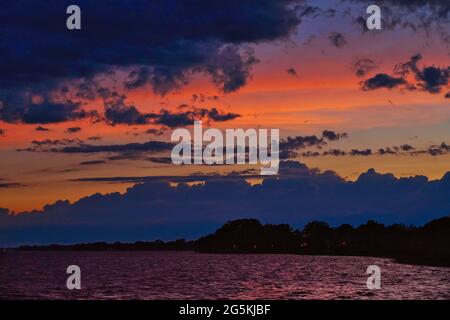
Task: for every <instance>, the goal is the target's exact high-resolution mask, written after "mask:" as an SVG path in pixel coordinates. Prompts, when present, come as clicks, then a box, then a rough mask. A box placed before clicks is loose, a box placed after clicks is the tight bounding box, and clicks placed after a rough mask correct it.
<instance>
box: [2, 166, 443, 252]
mask: <svg viewBox="0 0 450 320" xmlns="http://www.w3.org/2000/svg"><path fill="white" fill-rule="evenodd" d="M166 178H167V179H166V180H165V181H164V179H159V180H158V177H154V178H153V180H147V181H146V182H144V183H141V184H136V185H135V186H134V187H131V188H129V189H128V190H127V192H126V193H124V194H120V193H111V194H106V195H102V194H94V195H92V196H89V197H86V198H83V199H80V200H79V201H76V202H74V203H69V202H68V201H58V202H56V203H54V204H52V205H47V206H45V207H44V208H43V210H42V211H38V212H35V213H23V214H21V215H18V216H11V215H7V213H6V211H5V212H4V213H3V214H0V244H2V245H8V244H18V243H33V242H35V243H48V242H80V241H94V240H109V241H113V240H142V239H155V238H159V237H163V238H166V239H167V238H172V239H173V238H175V237H179V236H182V237H196V236H199V235H201V234H202V233H204V232H208V231H213V230H214V228H215V227H216V226H218V225H221V224H222V223H224V222H226V221H228V220H230V219H237V218H243V217H252V218H257V219H260V220H261V221H264V222H272V223H280V222H283V223H290V224H292V225H294V226H301V225H302V224H304V223H306V222H309V221H310V220H312V219H324V220H325V221H328V222H330V223H333V224H337V223H352V224H358V223H361V222H364V221H367V219H377V220H378V221H380V222H384V223H406V224H421V223H424V222H426V221H429V220H431V219H433V218H436V217H440V216H443V215H448V214H449V212H450V202H449V201H448V199H449V196H450V172H449V173H447V174H446V175H445V176H443V177H442V178H441V179H439V180H433V181H429V180H428V179H427V178H426V177H424V176H415V177H410V178H396V177H394V176H393V175H392V174H380V173H377V172H375V171H374V170H373V169H371V170H368V171H367V172H365V173H363V174H361V175H360V177H359V178H358V179H357V180H356V181H354V182H351V181H346V180H344V179H342V178H341V177H339V176H337V175H336V174H335V173H334V172H332V171H326V172H323V173H321V172H319V171H317V170H311V169H309V168H308V167H306V166H305V165H304V164H301V163H298V162H294V161H289V162H282V163H281V166H280V176H279V177H278V179H274V178H267V179H265V180H264V182H263V183H262V184H261V185H250V184H248V183H247V182H245V181H244V180H243V179H242V178H239V176H235V177H225V178H224V179H220V177H217V176H216V177H214V179H209V180H208V178H204V180H205V181H206V182H205V184H204V185H194V186H189V185H187V184H184V183H180V184H178V186H177V187H172V186H170V185H169V183H168V181H170V179H175V181H176V178H173V177H172V178H171V177H166ZM187 178H189V177H187ZM191 178H192V177H191ZM193 178H195V179H196V180H202V177H198V176H197V177H193ZM103 182H104V181H103ZM129 182H132V181H131V180H130V181H129ZM87 183H93V181H89V182H87ZM36 213H39V214H36ZM183 224H185V225H186V228H182V225H183ZM62 231H64V232H62ZM52 232H53V233H52ZM143 237H145V238H143Z"/></svg>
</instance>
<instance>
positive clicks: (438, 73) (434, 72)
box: [394, 54, 450, 93]
mask: <svg viewBox="0 0 450 320" xmlns="http://www.w3.org/2000/svg"><path fill="white" fill-rule="evenodd" d="M421 60H422V55H421V54H416V55H414V56H412V57H411V58H410V60H409V61H408V62H405V63H400V64H398V65H396V66H395V68H394V71H395V72H396V73H397V74H401V75H402V76H406V75H408V74H409V73H412V74H413V75H414V78H415V80H416V84H415V87H418V88H419V89H420V90H423V91H426V92H429V93H440V92H441V89H442V88H444V87H447V86H448V83H449V79H450V67H442V68H441V67H437V66H425V67H423V68H420V67H419V66H418V63H419V62H420V61H421Z"/></svg>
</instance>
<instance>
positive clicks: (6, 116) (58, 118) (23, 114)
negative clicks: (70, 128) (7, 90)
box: [0, 90, 97, 124]
mask: <svg viewBox="0 0 450 320" xmlns="http://www.w3.org/2000/svg"><path fill="white" fill-rule="evenodd" d="M0 102H1V103H0V119H1V120H3V121H5V122H11V123H15V122H23V123H27V124H48V123H59V122H65V121H72V120H80V119H93V118H95V117H97V113H96V112H95V111H86V110H85V109H83V108H81V106H80V104H79V103H75V102H72V101H66V102H63V103H59V102H50V101H49V102H42V103H31V102H30V103H28V102H20V101H18V100H17V99H13V100H10V99H2V94H1V90H0ZM16 103H18V104H16ZM21 103H25V104H21Z"/></svg>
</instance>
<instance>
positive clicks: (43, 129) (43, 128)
mask: <svg viewBox="0 0 450 320" xmlns="http://www.w3.org/2000/svg"><path fill="white" fill-rule="evenodd" d="M34 130H35V131H50V129H48V128H45V127H42V126H37V127H36V128H34Z"/></svg>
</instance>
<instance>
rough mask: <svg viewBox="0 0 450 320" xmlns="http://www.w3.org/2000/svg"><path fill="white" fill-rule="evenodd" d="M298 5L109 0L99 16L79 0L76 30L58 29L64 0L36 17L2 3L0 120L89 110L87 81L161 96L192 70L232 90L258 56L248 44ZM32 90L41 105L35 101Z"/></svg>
mask: <svg viewBox="0 0 450 320" xmlns="http://www.w3.org/2000/svg"><path fill="white" fill-rule="evenodd" d="M297 3H300V1H298V0H280V1H272V0H261V1H249V2H245V3H242V2H241V1H237V0H230V1H214V2H213V3H211V2H210V1H206V0H200V1H197V2H195V3H191V2H188V1H182V0H178V1H136V2H133V3H132V4H130V3H129V1H127V0H117V1H114V2H112V3H110V4H109V5H108V10H107V14H105V11H104V10H105V9H104V7H103V6H98V5H97V4H95V3H93V2H92V1H88V0H79V1H78V2H77V5H78V6H80V8H82V11H83V12H84V13H86V14H85V15H83V18H82V24H84V26H85V27H84V28H82V29H81V30H79V31H76V32H67V30H66V29H65V28H64V27H62V28H61V12H62V13H63V15H64V12H65V11H66V8H67V7H68V6H69V5H70V4H72V2H70V1H69V0H62V1H59V2H58V3H57V4H56V5H55V4H50V3H41V4H40V5H39V12H40V13H41V14H35V11H34V10H35V3H34V2H33V1H31V0H23V1H14V2H11V3H9V4H8V6H6V7H4V8H3V9H2V11H1V13H0V30H1V31H0V36H1V38H2V39H3V40H4V41H2V42H1V43H0V51H1V52H2V59H1V61H0V69H1V70H2V72H1V74H0V88H1V89H0V101H1V105H2V108H1V109H0V119H1V120H3V121H6V122H24V123H56V122H64V121H71V120H79V119H82V118H85V117H88V116H89V114H88V111H86V110H83V109H82V108H81V105H80V103H82V102H83V101H84V100H86V99H88V100H89V99H92V98H93V97H94V95H95V93H94V91H93V90H92V88H91V87H90V84H91V83H92V82H93V81H95V79H96V78H102V77H106V78H110V79H112V80H116V81H117V82H118V83H119V82H120V83H119V84H120V85H123V86H125V87H126V88H128V89H135V88H138V87H142V86H145V85H147V84H149V85H150V86H151V89H152V90H153V91H154V92H155V93H157V94H161V95H165V94H167V93H169V92H171V91H174V90H177V89H178V88H180V87H181V86H183V85H185V84H186V83H187V82H188V81H190V79H191V76H192V75H193V74H196V73H201V74H207V75H208V76H209V77H210V78H211V79H212V82H213V83H214V84H215V85H216V86H217V87H218V88H219V90H221V91H223V92H224V93H229V92H233V91H236V90H238V89H240V88H241V87H242V86H244V85H246V84H247V82H248V80H249V79H250V77H251V69H252V67H253V66H254V64H255V63H256V62H257V58H256V57H255V56H254V54H253V51H252V49H251V48H250V47H249V44H251V45H254V44H258V43H264V42H271V41H277V40H286V39H287V38H288V37H289V36H290V35H292V34H293V33H294V31H295V30H296V28H297V26H298V25H299V24H300V21H301V20H300V17H299V11H300V10H301V8H302V5H299V6H296V4H297ZM124 12H126V13H127V14H124ZM30 17H33V18H30ZM192 17H203V18H202V19H194V18H192ZM63 18H64V17H63ZM16 39H21V45H20V46H17V45H15V43H16V41H15V40H16ZM86 48H89V50H86ZM118 70H121V72H123V71H125V72H128V74H129V76H128V77H127V79H126V80H125V81H123V78H121V77H119V76H116V75H115V71H118ZM74 87H77V88H78V90H77V93H76V94H75V95H74V96H72V99H71V101H69V100H68V99H67V96H70V95H71V91H70V88H74ZM93 94H94V95H93ZM36 97H38V98H39V99H38V100H41V102H42V103H39V104H37V103H34V102H33V101H34V100H36V99H35V98H36ZM125 119H127V118H126V117H125Z"/></svg>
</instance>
